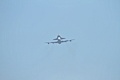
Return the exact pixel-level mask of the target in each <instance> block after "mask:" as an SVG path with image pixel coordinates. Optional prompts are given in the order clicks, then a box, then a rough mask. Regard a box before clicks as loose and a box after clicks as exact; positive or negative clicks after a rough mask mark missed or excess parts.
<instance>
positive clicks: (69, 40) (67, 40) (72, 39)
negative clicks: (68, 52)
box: [61, 39, 74, 42]
mask: <svg viewBox="0 0 120 80" xmlns="http://www.w3.org/2000/svg"><path fill="white" fill-rule="evenodd" d="M73 40H74V39H70V40H65V41H61V42H68V41H70V42H71V41H73Z"/></svg>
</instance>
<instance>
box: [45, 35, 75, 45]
mask: <svg viewBox="0 0 120 80" xmlns="http://www.w3.org/2000/svg"><path fill="white" fill-rule="evenodd" d="M62 39H65V38H62V37H61V36H60V35H58V36H57V38H55V39H53V40H57V41H55V42H46V43H47V44H50V43H53V44H54V43H58V44H61V43H63V42H71V41H72V40H74V39H70V40H62Z"/></svg>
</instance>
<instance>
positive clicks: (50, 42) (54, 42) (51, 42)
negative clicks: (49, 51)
mask: <svg viewBox="0 0 120 80" xmlns="http://www.w3.org/2000/svg"><path fill="white" fill-rule="evenodd" d="M46 43H47V44H50V43H52V44H54V43H57V42H46Z"/></svg>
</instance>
